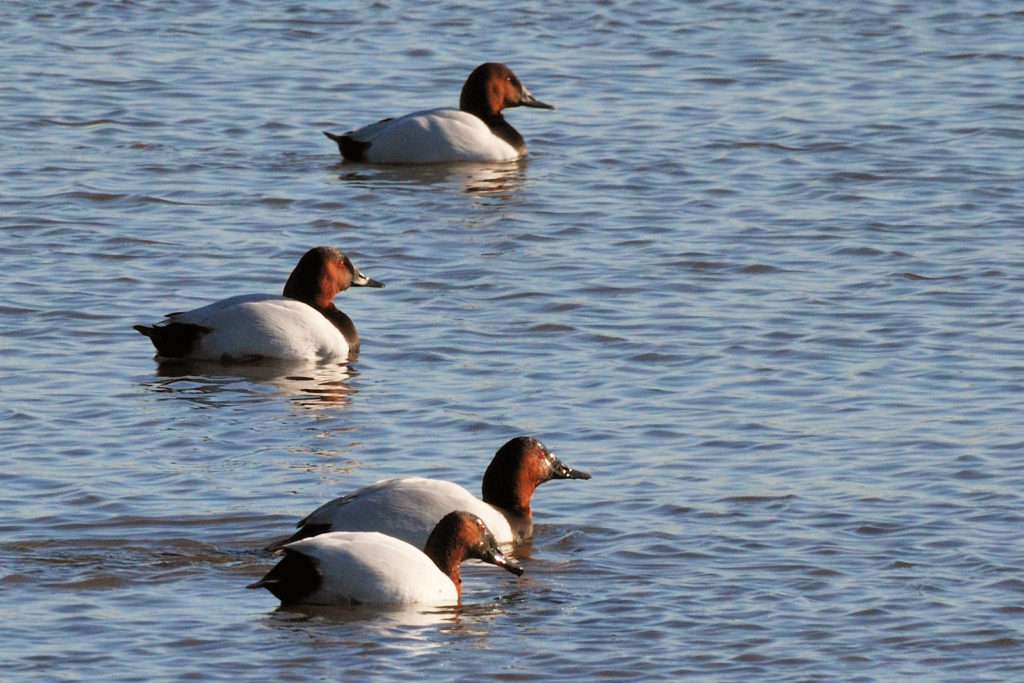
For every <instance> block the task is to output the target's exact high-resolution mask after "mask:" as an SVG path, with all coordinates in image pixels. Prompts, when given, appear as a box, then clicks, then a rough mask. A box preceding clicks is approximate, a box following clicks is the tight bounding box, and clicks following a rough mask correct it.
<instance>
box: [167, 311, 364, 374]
mask: <svg viewBox="0 0 1024 683" xmlns="http://www.w3.org/2000/svg"><path fill="white" fill-rule="evenodd" d="M169 319H170V322H174V323H184V324H187V325H199V326H201V327H205V328H208V329H209V332H207V333H206V334H204V335H202V337H200V338H199V340H198V342H197V344H196V346H195V347H194V349H193V351H192V353H191V354H190V357H191V358H195V359H197V360H229V361H244V360H248V359H251V358H278V359H281V360H306V361H326V360H333V359H336V358H346V357H347V356H348V354H349V345H348V341H346V339H345V336H344V335H343V334H342V333H341V331H340V330H339V329H338V328H337V327H336V326H335V325H333V324H332V323H331V321H329V320H328V319H327V318H326V317H324V315H323V314H322V313H320V311H318V310H316V309H315V308H313V307H312V306H310V305H309V304H306V303H303V302H301V301H296V300H295V299H290V298H288V297H284V296H277V295H273V294H242V295H240V296H233V297H230V298H228V299H222V300H221V301H216V302H214V303H212V304H209V305H208V306H203V307H202V308H197V309H195V310H191V311H187V312H185V313H176V314H174V315H171V316H169Z"/></svg>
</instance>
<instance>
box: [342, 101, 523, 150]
mask: <svg viewBox="0 0 1024 683" xmlns="http://www.w3.org/2000/svg"><path fill="white" fill-rule="evenodd" d="M349 136H350V137H351V138H352V140H354V141H355V142H363V143H369V144H370V146H369V147H368V148H367V151H366V158H365V161H366V163H371V164H399V163H401V164H432V163H439V162H445V161H512V160H514V159H518V158H519V157H520V156H521V153H520V152H519V151H518V150H517V149H516V148H514V147H513V146H512V145H510V144H509V143H507V142H505V141H504V140H502V139H501V138H499V137H498V136H497V135H495V134H494V132H493V131H492V130H491V129H490V127H488V125H487V124H486V123H484V122H483V121H482V120H481V119H480V117H478V116H476V115H474V114H470V113H469V112H465V111H461V110H459V109H452V108H441V109H427V110H424V111H417V112H413V113H412V114H406V115H405V116H401V117H398V118H394V119H386V120H384V121H380V122H379V123H372V124H370V125H368V126H364V127H363V128H360V129H359V130H356V131H354V132H352V133H349Z"/></svg>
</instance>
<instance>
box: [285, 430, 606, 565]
mask: <svg viewBox="0 0 1024 683" xmlns="http://www.w3.org/2000/svg"><path fill="white" fill-rule="evenodd" d="M553 479H590V474H588V473H587V472H582V471H580V470H576V469H573V468H572V467H569V466H568V465H566V464H565V463H564V462H562V461H561V460H559V459H558V458H557V457H556V456H555V455H554V454H553V453H552V452H551V451H550V450H548V448H547V447H546V446H545V445H544V444H543V443H541V442H540V441H538V440H537V439H535V438H533V437H530V436H517V437H515V438H514V439H511V440H510V441H508V442H507V443H506V444H505V445H503V446H502V447H501V448H499V449H498V452H497V453H495V455H494V458H493V459H492V460H491V463H490V465H489V466H488V467H487V470H486V471H485V472H484V479H483V499H482V500H481V499H479V498H477V497H476V496H474V495H473V494H471V493H470V492H469V491H467V490H466V489H465V488H463V487H462V486H459V485H458V484H456V483H454V482H450V481H444V480H440V479H426V478H424V477H401V478H398V479H385V480H383V481H379V482H377V483H375V484H370V485H369V486H365V487H363V488H361V489H359V490H357V491H355V492H353V493H350V494H348V495H347V496H342V497H341V498H335V499H334V500H332V501H330V502H328V503H325V504H323V505H321V506H320V507H319V508H317V509H316V510H314V511H313V512H312V513H310V514H309V515H308V516H307V517H305V518H304V519H303V520H302V521H300V522H299V524H298V526H299V530H298V531H296V532H295V534H293V535H292V537H291V538H289V539H288V540H287V541H285V543H288V542H291V541H296V540H298V539H300V538H307V537H310V536H315V535H317V534H322V533H326V532H331V531H381V532H383V533H386V534H387V535H389V536H394V537H395V538H401V539H403V540H405V541H408V542H409V543H412V544H413V545H415V546H420V545H422V544H423V543H424V541H425V540H426V538H427V536H428V534H429V533H430V530H431V529H432V528H433V524H434V520H435V519H437V518H438V517H440V516H442V515H444V514H446V513H448V512H450V511H452V510H468V511H469V512H471V513H473V514H474V515H477V516H478V517H480V518H481V519H483V520H484V522H485V523H486V524H487V527H488V528H489V529H490V530H491V531H492V532H493V533H494V536H495V538H497V539H498V543H500V544H502V545H508V544H513V543H519V542H521V541H523V540H525V539H527V538H528V537H529V536H530V535H531V534H532V533H533V510H532V509H531V507H530V502H531V500H532V498H533V492H534V491H535V490H536V489H537V487H538V486H540V485H541V484H543V483H544V482H546V481H551V480H553Z"/></svg>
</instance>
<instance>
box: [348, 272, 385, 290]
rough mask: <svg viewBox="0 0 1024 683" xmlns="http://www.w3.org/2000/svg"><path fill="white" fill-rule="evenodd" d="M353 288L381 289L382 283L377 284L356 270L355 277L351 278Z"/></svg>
mask: <svg viewBox="0 0 1024 683" xmlns="http://www.w3.org/2000/svg"><path fill="white" fill-rule="evenodd" d="M352 286H353V287H383V286H384V283H383V282H377V281H376V280H373V279H371V278H368V277H366V275H364V274H363V273H362V272H360V271H359V270H356V273H355V276H354V277H353V278H352Z"/></svg>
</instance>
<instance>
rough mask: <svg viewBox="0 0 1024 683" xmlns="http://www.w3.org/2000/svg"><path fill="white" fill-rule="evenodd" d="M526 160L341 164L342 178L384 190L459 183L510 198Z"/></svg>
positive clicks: (471, 189) (466, 188)
mask: <svg viewBox="0 0 1024 683" xmlns="http://www.w3.org/2000/svg"><path fill="white" fill-rule="evenodd" d="M526 165H527V160H526V159H517V160H515V161H504V162H487V163H485V162H471V161H460V162H451V163H443V164H392V165H387V166H370V165H367V164H352V163H349V162H344V163H341V164H340V167H341V169H342V170H343V171H344V172H343V173H342V174H341V175H339V176H338V179H339V180H341V181H342V182H345V183H352V184H356V185H365V186H366V187H368V188H375V189H380V188H381V187H382V186H385V185H388V184H394V185H405V184H415V185H428V186H429V185H443V186H446V187H447V186H450V185H457V186H461V187H462V189H463V191H464V192H466V193H469V194H478V195H495V196H497V197H498V198H505V199H507V198H510V197H511V196H512V195H513V194H514V193H515V192H516V190H518V189H519V188H520V186H521V185H522V184H523V181H524V180H525V177H526Z"/></svg>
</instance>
